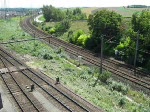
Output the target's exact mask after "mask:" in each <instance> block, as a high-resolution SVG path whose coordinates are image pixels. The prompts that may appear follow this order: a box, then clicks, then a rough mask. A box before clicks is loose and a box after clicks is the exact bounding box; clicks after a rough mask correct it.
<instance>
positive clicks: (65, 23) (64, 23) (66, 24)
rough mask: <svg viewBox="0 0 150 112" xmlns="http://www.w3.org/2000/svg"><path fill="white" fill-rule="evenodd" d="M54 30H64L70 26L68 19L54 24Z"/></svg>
mask: <svg viewBox="0 0 150 112" xmlns="http://www.w3.org/2000/svg"><path fill="white" fill-rule="evenodd" d="M55 28H56V32H66V31H67V30H68V29H69V28H70V21H69V20H67V19H64V20H63V21H61V22H60V23H58V24H56V25H55Z"/></svg>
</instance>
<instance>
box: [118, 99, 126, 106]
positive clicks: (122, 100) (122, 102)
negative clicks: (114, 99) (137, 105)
mask: <svg viewBox="0 0 150 112" xmlns="http://www.w3.org/2000/svg"><path fill="white" fill-rule="evenodd" d="M125 104H126V101H125V98H121V99H120V100H119V106H121V107H123V106H124V105H125Z"/></svg>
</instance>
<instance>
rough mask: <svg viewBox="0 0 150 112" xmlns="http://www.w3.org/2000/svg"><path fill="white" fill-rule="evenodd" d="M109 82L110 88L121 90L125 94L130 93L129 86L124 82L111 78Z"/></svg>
mask: <svg viewBox="0 0 150 112" xmlns="http://www.w3.org/2000/svg"><path fill="white" fill-rule="evenodd" d="M107 82H108V84H109V86H110V90H113V91H118V92H121V93H122V94H124V95H126V94H128V91H129V87H128V86H125V85H124V84H123V83H117V82H113V81H109V80H108V81H107Z"/></svg>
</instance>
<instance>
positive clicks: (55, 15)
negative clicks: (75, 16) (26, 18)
mask: <svg viewBox="0 0 150 112" xmlns="http://www.w3.org/2000/svg"><path fill="white" fill-rule="evenodd" d="M42 11H43V16H44V18H45V20H46V22H49V21H60V20H63V18H64V17H65V15H64V12H63V11H61V10H60V9H57V8H55V7H53V6H52V5H50V6H48V5H46V6H43V8H42Z"/></svg>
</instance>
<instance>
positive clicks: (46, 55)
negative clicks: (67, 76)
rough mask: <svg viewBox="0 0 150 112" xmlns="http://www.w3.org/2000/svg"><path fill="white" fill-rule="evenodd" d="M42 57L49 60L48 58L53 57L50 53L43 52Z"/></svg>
mask: <svg viewBox="0 0 150 112" xmlns="http://www.w3.org/2000/svg"><path fill="white" fill-rule="evenodd" d="M43 59H46V60H50V59H53V57H52V56H51V55H50V54H48V53H45V54H44V55H43Z"/></svg>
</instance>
